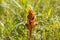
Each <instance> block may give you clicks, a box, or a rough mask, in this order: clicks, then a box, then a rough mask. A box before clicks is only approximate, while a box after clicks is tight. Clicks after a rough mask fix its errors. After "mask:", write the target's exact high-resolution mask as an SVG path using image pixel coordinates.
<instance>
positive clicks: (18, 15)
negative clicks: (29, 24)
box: [0, 0, 60, 40]
mask: <svg viewBox="0 0 60 40" xmlns="http://www.w3.org/2000/svg"><path fill="white" fill-rule="evenodd" d="M30 6H31V7H32V8H33V9H34V11H35V15H36V21H37V22H38V25H37V26H36V27H35V28H33V33H32V35H33V39H34V40H60V0H0V40H28V37H29V36H28V29H27V28H26V27H25V23H26V21H27V15H28V11H29V7H30Z"/></svg>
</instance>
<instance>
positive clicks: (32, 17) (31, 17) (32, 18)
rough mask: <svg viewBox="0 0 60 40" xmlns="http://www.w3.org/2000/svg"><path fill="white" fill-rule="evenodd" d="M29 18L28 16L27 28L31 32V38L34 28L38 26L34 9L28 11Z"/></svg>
mask: <svg viewBox="0 0 60 40" xmlns="http://www.w3.org/2000/svg"><path fill="white" fill-rule="evenodd" d="M28 13H29V14H28V16H27V23H26V27H27V28H28V30H29V35H30V36H31V34H32V28H33V27H34V26H35V25H37V23H36V21H35V13H34V11H33V9H32V8H30V9H29V11H28Z"/></svg>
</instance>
